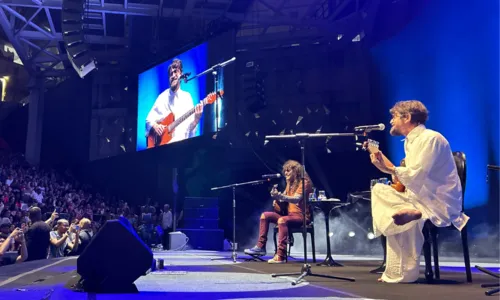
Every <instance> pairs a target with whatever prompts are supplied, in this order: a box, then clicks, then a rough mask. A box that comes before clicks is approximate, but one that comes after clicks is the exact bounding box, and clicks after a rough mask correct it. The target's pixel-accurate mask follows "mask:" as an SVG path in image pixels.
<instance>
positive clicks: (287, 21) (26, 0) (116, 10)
mask: <svg viewBox="0 0 500 300" xmlns="http://www.w3.org/2000/svg"><path fill="white" fill-rule="evenodd" d="M2 3H4V4H7V5H9V6H12V7H35V8H38V7H40V6H39V5H36V4H34V3H33V2H32V0H0V4H2ZM41 7H43V8H50V9H58V10H60V9H61V7H62V0H46V1H44V2H43V4H42V5H41ZM87 11H88V12H98V13H101V12H104V13H110V14H122V15H134V16H150V17H155V16H158V12H159V5H155V4H140V3H129V2H126V7H125V4H115V3H104V5H103V6H101V4H100V3H99V4H98V5H96V4H92V3H91V4H90V5H89V7H88V9H87ZM184 14H185V12H184V10H183V9H173V8H163V10H162V11H161V14H160V15H162V16H164V17H165V18H180V17H183V16H184ZM222 15H224V16H226V17H227V18H228V19H231V20H233V21H236V22H242V23H251V24H263V25H295V26H298V25H304V26H323V27H328V26H330V24H329V23H328V22H326V21H323V20H307V21H306V20H297V19H294V18H290V17H287V16H274V17H271V18H269V17H267V16H261V17H259V16H253V15H251V14H250V15H249V16H245V14H242V13H224V12H223V11H221V10H210V9H205V10H193V11H192V14H191V15H190V17H195V18H196V17H198V18H203V19H210V18H218V17H221V16H222Z"/></svg>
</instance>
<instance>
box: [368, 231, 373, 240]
mask: <svg viewBox="0 0 500 300" xmlns="http://www.w3.org/2000/svg"><path fill="white" fill-rule="evenodd" d="M366 237H367V238H368V239H369V240H373V239H374V238H375V235H374V234H373V232H368V234H367V235H366Z"/></svg>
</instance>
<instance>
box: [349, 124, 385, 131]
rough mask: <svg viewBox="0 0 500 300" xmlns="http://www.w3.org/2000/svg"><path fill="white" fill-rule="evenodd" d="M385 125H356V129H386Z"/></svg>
mask: <svg viewBox="0 0 500 300" xmlns="http://www.w3.org/2000/svg"><path fill="white" fill-rule="evenodd" d="M384 129H385V125H384V124H383V123H380V124H377V125H363V126H358V127H354V130H355V131H365V132H370V131H374V130H380V131H384Z"/></svg>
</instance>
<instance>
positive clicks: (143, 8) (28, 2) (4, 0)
mask: <svg viewBox="0 0 500 300" xmlns="http://www.w3.org/2000/svg"><path fill="white" fill-rule="evenodd" d="M0 4H6V5H9V6H11V7H34V8H38V7H42V8H50V9H57V10H60V9H61V8H62V0H46V1H43V3H42V5H37V4H35V3H34V2H33V1H32V0H0ZM159 8H160V6H159V5H156V4H140V3H129V2H128V1H127V2H126V3H124V4H116V3H105V2H104V3H99V4H96V3H90V4H89V6H88V9H87V11H88V12H98V13H101V12H104V13H110V14H126V15H136V16H157V15H158V11H159ZM220 12H221V11H220V10H218V9H215V10H213V9H212V10H210V9H208V10H205V11H204V12H199V13H198V12H193V16H198V17H202V16H206V14H207V13H210V14H213V13H218V14H220ZM162 14H163V15H164V16H167V17H181V16H183V15H184V10H183V9H176V8H163V11H162Z"/></svg>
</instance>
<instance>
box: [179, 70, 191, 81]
mask: <svg viewBox="0 0 500 300" xmlns="http://www.w3.org/2000/svg"><path fill="white" fill-rule="evenodd" d="M189 76H191V72H187V73H184V74H182V75H181V76H180V77H179V80H181V79H184V83H187V82H188V77H189Z"/></svg>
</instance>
